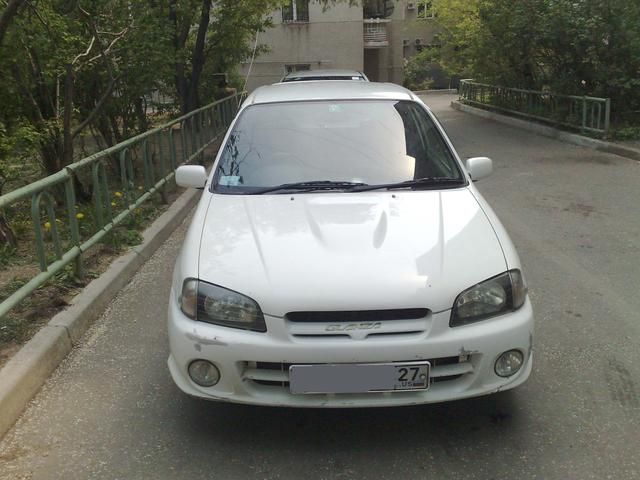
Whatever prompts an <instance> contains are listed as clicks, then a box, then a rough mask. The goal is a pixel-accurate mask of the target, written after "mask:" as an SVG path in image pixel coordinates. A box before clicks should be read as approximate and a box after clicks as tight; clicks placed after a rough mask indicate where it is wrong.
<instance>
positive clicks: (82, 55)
mask: <svg viewBox="0 0 640 480" xmlns="http://www.w3.org/2000/svg"><path fill="white" fill-rule="evenodd" d="M95 41H96V36H95V35H94V36H93V37H91V42H90V43H89V47H88V48H87V51H86V52H84V53H81V54H80V55H78V56H77V57H76V58H74V59H73V61H72V62H71V65H75V64H76V62H77V61H78V60H80V59H81V58H82V57H88V56H89V54H90V53H91V49H92V48H93V44H94V43H95Z"/></svg>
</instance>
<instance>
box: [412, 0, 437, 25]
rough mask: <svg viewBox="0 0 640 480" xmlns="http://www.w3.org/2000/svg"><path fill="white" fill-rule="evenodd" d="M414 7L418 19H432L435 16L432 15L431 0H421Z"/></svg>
mask: <svg viewBox="0 0 640 480" xmlns="http://www.w3.org/2000/svg"><path fill="white" fill-rule="evenodd" d="M416 4H417V5H416V6H417V7H418V18H420V19H423V20H424V19H427V18H433V17H434V16H435V15H434V13H433V1H432V0H421V1H419V2H416Z"/></svg>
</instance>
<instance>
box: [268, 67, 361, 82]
mask: <svg viewBox="0 0 640 480" xmlns="http://www.w3.org/2000/svg"><path fill="white" fill-rule="evenodd" d="M313 80H355V81H358V82H368V81H369V79H368V78H367V76H366V75H365V74H364V73H362V72H361V71H359V70H337V69H326V70H303V71H299V72H290V73H287V74H286V75H285V76H284V77H282V79H281V80H280V81H281V82H283V83H286V82H309V81H313Z"/></svg>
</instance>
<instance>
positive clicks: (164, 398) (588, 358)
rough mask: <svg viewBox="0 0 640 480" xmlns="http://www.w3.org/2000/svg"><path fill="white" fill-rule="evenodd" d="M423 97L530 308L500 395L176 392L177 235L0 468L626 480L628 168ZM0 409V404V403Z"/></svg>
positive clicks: (633, 321) (37, 409)
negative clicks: (517, 266)
mask: <svg viewBox="0 0 640 480" xmlns="http://www.w3.org/2000/svg"><path fill="white" fill-rule="evenodd" d="M451 98H452V97H450V96H433V97H427V101H428V102H429V103H430V104H431V105H432V106H433V109H434V111H436V113H437V114H438V115H439V117H440V118H441V120H442V122H443V123H444V125H445V128H446V129H447V131H448V132H449V134H450V135H451V137H452V138H453V141H454V143H455V144H456V146H457V147H458V149H459V152H460V154H461V155H462V156H464V157H468V156H473V155H488V156H490V157H492V158H493V159H494V162H495V163H494V165H495V167H496V171H495V173H494V175H493V176H492V177H490V178H489V179H486V180H485V181H483V182H481V183H480V184H479V186H480V188H481V190H482V191H483V193H484V194H485V196H486V197H487V199H488V200H489V201H490V202H491V203H492V205H493V206H494V207H495V210H496V211H497V213H498V215H499V216H500V217H501V219H502V220H503V223H504V224H505V226H506V227H507V229H508V230H509V232H510V233H511V235H512V238H513V240H514V242H515V243H516V245H517V247H518V248H519V251H520V254H521V257H522V260H523V263H524V267H525V273H526V276H527V278H528V281H529V284H530V287H531V296H532V299H533V303H534V307H535V310H536V317H537V326H536V328H537V337H536V351H535V367H534V372H533V375H532V377H531V379H530V381H529V382H528V383H527V384H526V385H524V386H523V387H521V388H520V389H518V390H516V391H514V392H507V393H504V394H499V395H495V396H490V397H484V398H478V399H474V400H468V401H461V402H455V403H450V404H442V405H432V406H421V407H407V408H402V409H372V410H326V411H323V410H288V409H268V408H253V407H242V406H234V405H225V404H215V403H209V402H203V401H198V400H193V399H190V398H187V397H186V396H184V395H182V394H181V393H180V392H179V391H178V390H177V389H176V388H175V387H174V386H173V384H172V382H171V380H170V378H169V375H168V372H167V369H166V367H165V361H166V357H167V340H166V334H165V305H166V301H167V294H168V291H169V282H170V270H171V268H172V264H173V258H174V257H175V255H176V252H177V250H178V247H179V245H180V242H181V239H182V237H183V234H184V227H183V228H181V229H179V230H178V231H177V232H176V233H175V235H173V237H172V238H171V239H170V240H169V241H168V242H167V243H166V244H165V245H164V247H163V248H162V249H161V250H160V251H159V252H158V254H157V255H156V256H155V257H154V258H153V259H152V260H151V261H150V262H149V263H148V264H147V265H146V266H145V267H144V268H143V269H142V270H141V271H140V272H139V273H138V275H137V276H136V277H135V278H134V280H133V281H132V282H131V284H130V285H129V286H128V287H127V288H126V289H125V290H124V291H123V292H122V293H121V295H120V296H119V297H118V298H117V299H116V300H115V301H114V302H113V304H112V305H111V307H110V309H109V310H108V311H107V312H106V313H105V314H104V315H103V317H102V318H101V319H100V321H99V322H98V323H97V324H96V325H95V326H94V328H92V330H91V331H90V333H89V334H88V335H87V337H86V339H85V341H84V342H83V345H82V346H81V347H80V348H78V349H77V350H76V351H74V352H73V354H72V355H71V356H70V357H69V358H68V360H67V361H66V362H65V363H64V364H63V366H62V367H61V368H59V369H58V371H57V372H56V373H55V374H54V376H53V377H52V378H51V380H50V381H49V382H48V383H47V385H46V386H45V388H44V389H43V391H42V392H41V393H40V394H39V395H38V397H37V398H36V399H35V401H34V402H33V403H32V405H31V406H30V408H29V409H28V411H27V412H26V414H25V415H24V417H23V418H22V420H20V421H19V422H18V424H17V426H16V427H15V428H14V429H13V430H12V431H11V432H10V433H9V434H8V435H7V436H6V438H5V440H4V441H3V442H2V443H0V478H2V479H5V478H11V479H13V478H33V479H58V478H65V479H69V480H71V479H87V478H106V479H115V478H120V479H139V478H140V479H142V478H145V479H146V478H149V479H165V478H185V479H225V480H233V479H244V478H260V479H302V478H304V479H308V480H311V479H409V478H411V479H413V478H416V479H417V478H425V479H426V478H428V479H435V480H440V479H533V478H537V479H545V480H546V479H563V480H564V479H581V480H582V479H591V478H593V479H598V480H601V479H607V478H612V479H625V480H626V479H634V478H640V456H639V455H638V451H639V448H640V433H638V432H639V431H640V348H639V343H640V341H639V339H640V313H639V312H640V295H638V290H639V289H640V273H639V272H640V241H639V240H638V239H639V238H640V188H639V187H640V164H639V163H637V162H633V161H630V160H625V159H623V158H621V157H616V156H613V155H608V154H603V153H597V152H594V151H591V150H588V149H584V148H580V147H575V146H572V145H568V144H564V143H560V142H557V141H554V140H550V139H547V138H543V137H538V136H535V135H532V134H530V133H527V132H524V131H522V130H518V129H515V128H511V127H506V126H503V125H500V124H497V123H492V122H488V121H486V120H481V119H478V118H475V117H473V116H470V115H467V114H463V113H459V112H455V111H453V110H451V109H450V108H449V107H448V103H449V102H450V100H451ZM0 414H1V412H0Z"/></svg>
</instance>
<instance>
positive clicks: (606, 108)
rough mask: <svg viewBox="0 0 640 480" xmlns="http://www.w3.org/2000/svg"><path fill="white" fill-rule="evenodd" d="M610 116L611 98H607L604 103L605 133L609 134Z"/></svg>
mask: <svg viewBox="0 0 640 480" xmlns="http://www.w3.org/2000/svg"><path fill="white" fill-rule="evenodd" d="M610 117H611V99H610V98H607V100H606V102H605V104H604V134H605V135H609V126H610Z"/></svg>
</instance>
